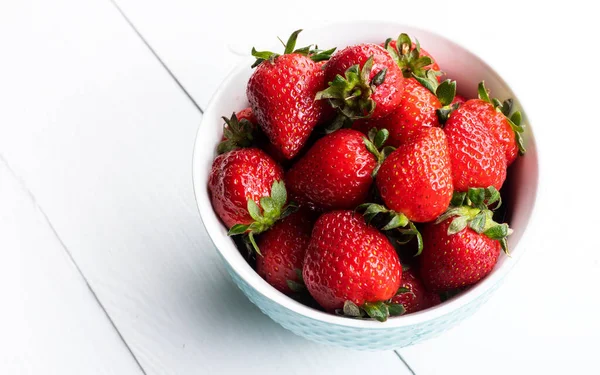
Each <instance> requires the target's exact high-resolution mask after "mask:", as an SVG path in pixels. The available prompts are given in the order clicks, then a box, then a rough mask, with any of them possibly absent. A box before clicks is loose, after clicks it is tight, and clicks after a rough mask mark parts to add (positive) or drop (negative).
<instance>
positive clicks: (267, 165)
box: [208, 148, 287, 228]
mask: <svg viewBox="0 0 600 375" xmlns="http://www.w3.org/2000/svg"><path fill="white" fill-rule="evenodd" d="M277 181H283V170H282V169H281V167H280V166H279V165H277V163H275V162H274V161H273V159H271V158H270V157H269V156H268V155H267V154H265V153H264V152H263V151H262V150H259V149H257V148H241V149H238V150H234V151H231V152H228V153H225V154H222V155H219V156H218V157H217V158H216V159H215V160H214V162H213V165H212V169H211V172H210V176H209V179H208V189H209V191H210V195H211V200H212V205H213V208H214V210H215V212H216V213H217V215H218V216H219V217H220V218H221V220H223V222H224V223H225V225H226V226H227V228H232V227H233V226H234V225H236V224H243V225H250V224H252V223H253V221H255V220H256V219H254V218H253V217H252V215H253V213H252V212H249V210H248V208H249V206H250V205H252V204H254V206H256V205H259V204H260V203H261V202H260V201H261V199H262V198H264V197H269V196H271V195H272V193H273V191H272V188H273V185H274V184H275V183H276V182H277ZM282 185H283V184H282ZM284 192H285V188H284ZM285 200H287V198H286V199H285ZM285 200H284V202H283V204H285ZM250 202H252V203H250ZM283 204H281V205H280V206H279V208H281V206H283ZM264 208H265V207H263V209H264ZM271 219H273V221H274V220H275V219H276V218H271Z"/></svg>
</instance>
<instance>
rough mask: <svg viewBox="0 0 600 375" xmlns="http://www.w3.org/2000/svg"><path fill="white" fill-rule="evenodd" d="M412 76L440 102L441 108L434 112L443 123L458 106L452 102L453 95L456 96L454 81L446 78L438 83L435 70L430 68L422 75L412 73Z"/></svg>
mask: <svg viewBox="0 0 600 375" xmlns="http://www.w3.org/2000/svg"><path fill="white" fill-rule="evenodd" d="M413 77H414V78H415V79H416V80H417V81H418V82H419V83H420V84H421V85H423V87H425V88H426V89H428V90H429V91H431V93H432V94H433V95H435V96H436V97H437V98H438V100H439V101H440V103H441V104H442V108H440V109H437V110H436V111H435V113H436V115H437V117H438V120H439V122H440V124H442V125H443V124H445V123H446V121H447V120H448V117H449V116H450V113H452V111H454V110H455V109H456V108H458V106H459V104H458V103H455V104H452V102H453V101H454V97H455V96H456V81H452V80H450V79H447V80H445V81H443V82H442V83H439V82H438V80H437V74H436V72H435V71H434V70H431V69H429V70H427V71H426V72H425V74H424V75H422V76H417V75H416V74H413Z"/></svg>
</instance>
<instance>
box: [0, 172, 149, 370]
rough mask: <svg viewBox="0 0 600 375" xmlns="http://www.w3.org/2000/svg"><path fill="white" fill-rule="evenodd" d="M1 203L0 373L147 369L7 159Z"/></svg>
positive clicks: (0, 181)
mask: <svg viewBox="0 0 600 375" xmlns="http://www.w3.org/2000/svg"><path fill="white" fill-rule="evenodd" d="M0 207H2V209H1V210H0V257H1V259H2V261H0V296H2V301H3V304H2V305H3V308H2V309H1V310H0V332H2V335H0V373H1V374H22V375H26V374H48V375H52V374H57V375H58V374H60V375H78V374H115V375H117V374H142V371H141V370H140V369H139V367H138V365H137V364H136V362H135V359H134V357H133V356H132V355H131V353H130V352H129V350H128V349H127V347H126V346H125V344H124V343H123V341H121V338H120V337H119V335H118V333H117V331H116V330H115V329H114V327H113V326H112V325H111V323H110V321H109V319H108V318H107V316H106V315H105V314H104V311H103V310H102V308H101V307H100V305H99V304H98V302H97V301H96V299H95V298H94V296H93V295H92V292H91V291H90V290H89V289H88V287H87V285H86V283H85V280H84V279H83V277H82V276H81V275H80V274H79V272H78V271H77V269H76V267H75V265H74V264H73V263H72V262H71V259H70V258H69V256H68V254H67V253H66V252H65V250H64V249H63V247H62V245H61V243H60V241H59V240H58V239H57V238H56V236H55V233H54V232H53V231H52V228H51V227H50V226H49V225H48V222H47V221H46V218H45V217H44V215H43V213H42V212H41V211H40V210H39V207H38V206H37V205H36V203H35V201H34V200H33V198H32V196H30V195H29V193H28V192H27V191H26V190H25V189H24V188H23V186H21V184H20V181H18V180H17V178H15V176H13V174H12V172H11V171H10V170H9V169H8V167H7V166H6V164H5V163H4V161H2V160H0ZM74 354H76V355H74Z"/></svg>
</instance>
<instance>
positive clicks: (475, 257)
mask: <svg viewBox="0 0 600 375" xmlns="http://www.w3.org/2000/svg"><path fill="white" fill-rule="evenodd" d="M494 204H495V205H496V208H498V207H499V205H500V194H499V193H498V191H497V190H496V189H495V188H493V187H490V188H487V189H483V188H477V189H469V191H468V193H458V194H456V195H455V197H454V198H453V205H455V206H453V207H451V208H450V209H449V210H448V211H447V212H446V213H444V214H443V215H441V216H440V217H439V218H438V220H437V221H436V222H435V223H429V224H426V225H425V228H424V229H423V242H424V249H423V253H422V254H421V256H420V257H419V261H420V273H421V278H422V280H423V282H424V284H425V286H426V287H427V289H428V290H430V291H433V292H443V291H448V290H451V289H455V288H460V287H464V286H468V285H472V284H474V283H476V282H478V281H479V280H481V279H482V278H484V277H485V276H486V275H487V274H489V273H490V272H491V270H492V269H493V268H494V265H495V264H496V261H497V260H498V256H499V254H500V249H501V248H503V249H504V250H505V251H506V252H507V253H508V247H507V242H506V237H507V236H508V235H509V234H510V233H511V229H510V228H509V227H508V225H507V224H498V223H496V222H495V221H494V220H493V219H492V216H493V212H492V211H491V210H489V208H488V207H490V206H492V205H494Z"/></svg>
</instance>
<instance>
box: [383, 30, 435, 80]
mask: <svg viewBox="0 0 600 375" xmlns="http://www.w3.org/2000/svg"><path fill="white" fill-rule="evenodd" d="M382 46H383V48H385V49H386V50H388V51H389V52H390V54H391V55H392V57H393V58H394V59H395V60H396V62H397V63H398V66H399V67H400V69H401V70H402V73H403V74H404V77H406V78H408V77H412V73H414V74H415V75H417V76H424V73H425V71H426V70H433V71H434V72H436V76H437V77H438V81H441V69H440V66H439V65H438V63H437V62H436V61H435V59H434V58H433V56H431V54H430V53H429V52H427V51H425V50H424V49H422V48H421V45H420V44H419V42H418V41H416V43H414V42H412V41H411V39H410V37H409V36H408V35H407V34H404V33H403V34H400V36H398V39H397V40H392V38H388V39H387V40H386V41H385V43H383V44H382ZM398 46H400V47H398Z"/></svg>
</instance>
